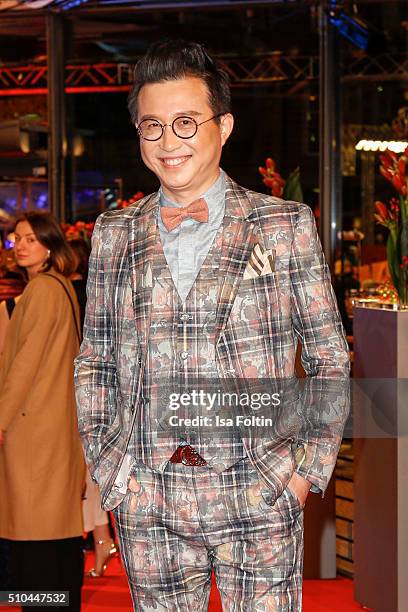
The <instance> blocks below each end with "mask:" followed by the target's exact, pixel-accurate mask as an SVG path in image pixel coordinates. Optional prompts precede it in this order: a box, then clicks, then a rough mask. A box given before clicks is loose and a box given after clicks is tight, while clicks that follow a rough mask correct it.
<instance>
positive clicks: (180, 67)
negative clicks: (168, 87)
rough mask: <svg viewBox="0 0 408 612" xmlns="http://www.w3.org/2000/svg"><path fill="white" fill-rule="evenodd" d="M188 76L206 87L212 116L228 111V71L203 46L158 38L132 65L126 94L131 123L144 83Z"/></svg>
mask: <svg viewBox="0 0 408 612" xmlns="http://www.w3.org/2000/svg"><path fill="white" fill-rule="evenodd" d="M191 76H193V77H197V78H199V79H202V81H204V83H205V85H206V86H207V89H208V102H209V104H210V106H211V108H212V111H213V113H214V115H218V114H223V113H229V112H230V109H231V92H230V87H229V77H228V74H227V73H226V72H225V70H223V69H222V68H221V67H220V66H219V65H218V64H217V63H216V62H215V61H214V60H213V59H212V58H211V57H210V56H209V55H208V53H207V51H206V50H205V49H204V47H203V46H202V45H200V44H198V43H195V42H188V41H185V40H168V41H159V42H157V43H154V44H153V45H152V46H151V47H149V49H148V51H147V53H146V54H145V55H144V56H143V57H142V58H141V59H140V60H139V61H138V62H137V64H136V66H135V71H134V85H133V88H132V89H131V91H130V94H129V97H128V109H129V112H130V116H131V119H132V123H136V122H137V99H138V96H139V92H140V90H141V88H142V87H143V85H146V83H160V82H163V81H175V80H177V79H182V78H184V77H191Z"/></svg>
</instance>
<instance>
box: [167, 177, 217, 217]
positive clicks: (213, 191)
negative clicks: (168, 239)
mask: <svg viewBox="0 0 408 612" xmlns="http://www.w3.org/2000/svg"><path fill="white" fill-rule="evenodd" d="M225 189H226V181H225V173H224V171H223V170H221V168H220V175H219V177H218V178H217V180H216V181H215V183H213V184H212V185H211V187H210V188H209V189H207V191H206V192H205V193H204V194H203V195H202V196H199V197H202V198H204V199H205V201H206V202H207V205H208V223H209V224H210V225H212V224H213V223H214V222H215V223H217V221H218V220H219V218H220V217H221V220H222V218H223V217H224V211H225ZM159 198H160V206H173V207H175V208H177V207H178V208H181V204H176V203H175V202H172V201H171V200H170V199H169V198H168V197H167V196H166V195H165V194H164V193H163V190H162V188H161V187H160V190H159ZM163 227H164V226H163Z"/></svg>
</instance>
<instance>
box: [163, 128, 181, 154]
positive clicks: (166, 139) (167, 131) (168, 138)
mask: <svg viewBox="0 0 408 612" xmlns="http://www.w3.org/2000/svg"><path fill="white" fill-rule="evenodd" d="M180 143H181V141H180V138H179V137H178V136H176V134H175V133H174V132H173V128H172V127H171V125H168V124H166V125H164V126H163V136H162V137H161V142H160V145H161V148H162V149H164V150H165V151H173V149H177V148H178V147H179V146H180Z"/></svg>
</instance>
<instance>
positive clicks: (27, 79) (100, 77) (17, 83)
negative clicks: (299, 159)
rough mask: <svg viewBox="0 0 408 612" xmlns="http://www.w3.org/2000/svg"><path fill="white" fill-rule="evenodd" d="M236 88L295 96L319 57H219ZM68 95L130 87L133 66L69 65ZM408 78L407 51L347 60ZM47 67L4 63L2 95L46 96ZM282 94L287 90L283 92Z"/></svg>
mask: <svg viewBox="0 0 408 612" xmlns="http://www.w3.org/2000/svg"><path fill="white" fill-rule="evenodd" d="M218 59H219V61H220V63H221V64H222V65H223V67H224V69H225V70H226V71H227V73H228V74H229V76H230V79H231V84H232V86H233V87H244V86H246V87H248V86H262V85H270V84H277V83H282V84H283V85H284V86H285V87H286V93H287V94H288V95H290V94H291V93H294V92H295V91H297V90H298V89H299V86H301V85H303V86H304V85H306V84H307V83H308V82H311V81H315V80H317V79H318V77H319V59H318V57H317V56H316V57H315V56H284V55H283V54H281V53H280V52H276V53H271V54H268V55H262V56H260V55H257V56H251V57H247V58H234V57H228V58H225V57H224V58H218ZM65 71H66V73H65V91H66V93H70V94H73V93H92V92H120V91H128V90H129V88H130V87H131V84H132V81H133V64H128V63H115V62H96V63H80V64H69V65H67V66H66V68H65ZM362 79H363V80H373V81H390V80H408V53H400V54H398V55H388V54H384V55H380V56H377V57H363V58H360V59H357V60H355V61H354V62H351V63H348V65H347V66H345V67H344V69H343V80H345V81H352V80H362ZM47 92H48V89H47V66H46V65H42V64H41V65H39V64H28V65H27V64H25V65H13V66H1V67H0V96H16V95H24V96H26V95H36V94H37V95H38V94H47ZM281 93H285V91H282V92H281Z"/></svg>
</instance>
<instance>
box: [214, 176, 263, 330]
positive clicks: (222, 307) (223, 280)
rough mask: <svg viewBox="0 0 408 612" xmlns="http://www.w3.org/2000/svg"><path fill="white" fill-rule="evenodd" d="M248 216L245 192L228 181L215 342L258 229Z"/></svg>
mask: <svg viewBox="0 0 408 612" xmlns="http://www.w3.org/2000/svg"><path fill="white" fill-rule="evenodd" d="M251 212H252V206H251V202H250V200H249V198H248V196H247V193H246V191H245V190H244V189H242V188H241V187H239V186H238V185H237V184H236V183H234V182H233V181H232V180H231V179H229V178H228V177H227V187H226V192H225V217H224V222H223V240H222V248H221V260H220V269H219V276H218V278H219V281H218V282H219V289H218V299H217V313H216V340H217V338H218V337H219V335H220V334H221V333H222V331H223V330H224V329H225V326H226V324H227V321H228V318H229V316H230V313H231V309H232V306H233V304H234V300H235V297H236V295H237V292H238V289H239V286H240V283H241V281H242V279H243V276H244V271H245V268H246V265H247V263H248V260H249V257H250V255H251V253H252V250H253V248H254V246H255V244H256V238H257V234H256V231H257V227H256V224H255V223H254V222H253V221H251V220H250V219H249V217H250V215H251Z"/></svg>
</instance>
